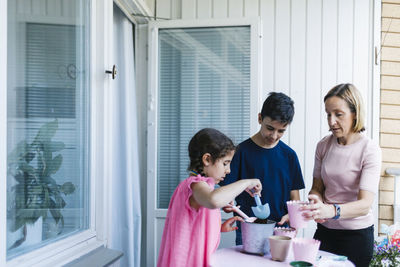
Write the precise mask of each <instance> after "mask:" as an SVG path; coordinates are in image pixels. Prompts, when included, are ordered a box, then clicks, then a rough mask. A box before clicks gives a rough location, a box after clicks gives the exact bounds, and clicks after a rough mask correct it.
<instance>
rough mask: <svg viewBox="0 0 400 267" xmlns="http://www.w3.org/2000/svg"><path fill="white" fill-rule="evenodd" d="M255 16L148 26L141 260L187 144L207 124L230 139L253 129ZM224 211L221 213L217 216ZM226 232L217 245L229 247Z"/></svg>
mask: <svg viewBox="0 0 400 267" xmlns="http://www.w3.org/2000/svg"><path fill="white" fill-rule="evenodd" d="M258 23H259V21H258V20H230V21H229V22H227V21H213V22H212V23H208V22H196V23H189V22H184V21H168V22H154V23H153V22H152V23H150V25H149V65H150V68H149V103H148V104H149V111H148V158H147V162H148V165H147V188H148V191H147V195H148V197H147V206H148V209H147V265H148V266H153V265H155V263H156V260H157V257H158V249H159V247H160V242H161V238H162V233H163V228H164V223H165V218H166V215H167V208H168V204H169V200H170V198H171V196H172V194H173V192H174V190H175V188H176V186H177V185H178V184H179V182H180V181H182V180H184V179H185V178H187V176H188V172H187V167H188V164H189V159H188V158H189V157H188V155H187V146H188V143H189V140H190V138H191V137H192V136H193V135H194V134H195V133H196V132H197V131H198V130H200V129H202V128H205V127H213V128H216V129H218V130H221V131H222V132H224V133H225V134H227V135H228V136H230V137H231V138H232V139H233V141H234V142H235V143H239V142H241V141H243V140H244V139H246V138H248V137H249V136H250V134H251V133H253V132H255V131H256V129H257V121H255V120H252V119H251V118H256V116H257V112H258V110H259V109H260V105H259V99H260V96H259V89H260V88H261V86H260V82H259V77H260V75H259V71H260V68H259V60H258V59H259V58H261V57H260V50H259V41H260V38H259V37H260V34H259V32H258ZM230 216H232V214H230V215H225V214H223V218H227V217H230ZM234 235H235V233H234V232H231V233H229V234H227V233H224V234H222V240H221V241H222V242H221V245H220V247H223V246H232V245H234Z"/></svg>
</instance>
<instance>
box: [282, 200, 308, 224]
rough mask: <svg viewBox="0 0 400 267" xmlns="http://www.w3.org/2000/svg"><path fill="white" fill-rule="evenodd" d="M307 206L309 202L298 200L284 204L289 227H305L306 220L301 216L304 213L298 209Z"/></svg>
mask: <svg viewBox="0 0 400 267" xmlns="http://www.w3.org/2000/svg"><path fill="white" fill-rule="evenodd" d="M308 204H309V202H307V201H300V200H292V201H287V202H286V205H287V207H288V212H289V221H290V226H291V227H293V228H296V229H300V228H306V227H307V224H308V220H307V219H306V218H305V217H304V216H303V212H304V211H302V210H300V207H302V206H305V205H308Z"/></svg>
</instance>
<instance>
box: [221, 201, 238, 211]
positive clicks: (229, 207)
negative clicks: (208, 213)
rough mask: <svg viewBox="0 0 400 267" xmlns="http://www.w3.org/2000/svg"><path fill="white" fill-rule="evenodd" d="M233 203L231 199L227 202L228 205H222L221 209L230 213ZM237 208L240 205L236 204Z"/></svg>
mask: <svg viewBox="0 0 400 267" xmlns="http://www.w3.org/2000/svg"><path fill="white" fill-rule="evenodd" d="M233 205H235V203H234V202H233V201H231V202H229V204H228V205H226V206H225V207H222V209H223V210H224V211H225V212H226V213H230V212H232V211H233V209H232V206H233ZM237 207H238V208H240V206H237Z"/></svg>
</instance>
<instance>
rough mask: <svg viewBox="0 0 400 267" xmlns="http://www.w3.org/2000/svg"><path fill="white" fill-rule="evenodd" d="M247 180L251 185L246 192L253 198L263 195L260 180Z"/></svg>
mask: <svg viewBox="0 0 400 267" xmlns="http://www.w3.org/2000/svg"><path fill="white" fill-rule="evenodd" d="M247 180H249V183H250V185H249V186H247V188H246V192H247V193H249V194H250V196H252V197H254V195H261V190H262V185H261V182H260V180H259V179H257V178H254V179H247Z"/></svg>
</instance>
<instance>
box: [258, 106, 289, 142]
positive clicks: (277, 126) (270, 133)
mask: <svg viewBox="0 0 400 267" xmlns="http://www.w3.org/2000/svg"><path fill="white" fill-rule="evenodd" d="M258 123H259V124H260V125H261V128H260V134H261V137H262V140H263V141H264V146H265V147H267V148H272V147H274V146H276V144H278V142H279V139H281V137H282V136H283V134H284V133H285V131H286V128H287V127H288V123H282V122H280V121H274V120H272V119H271V118H270V117H268V116H265V117H264V119H262V118H261V113H259V114H258Z"/></svg>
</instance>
